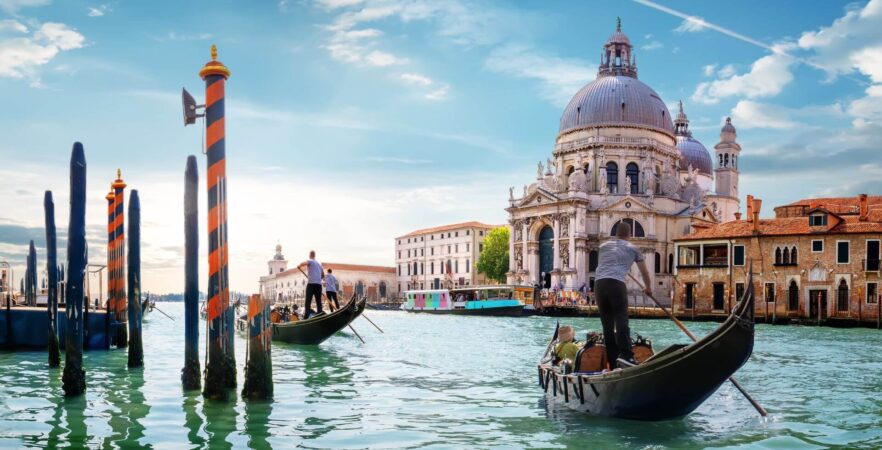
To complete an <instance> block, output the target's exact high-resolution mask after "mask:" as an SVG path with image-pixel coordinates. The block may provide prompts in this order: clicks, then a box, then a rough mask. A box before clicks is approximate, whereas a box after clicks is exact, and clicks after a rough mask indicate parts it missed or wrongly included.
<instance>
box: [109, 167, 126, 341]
mask: <svg viewBox="0 0 882 450" xmlns="http://www.w3.org/2000/svg"><path fill="white" fill-rule="evenodd" d="M111 187H113V253H114V274H113V278H114V282H113V286H114V292H115V295H114V298H115V300H114V303H115V308H114V316H115V317H116V321H117V325H118V326H117V327H116V346H117V348H123V347H128V330H127V329H126V324H127V323H128V317H127V313H128V304H127V302H126V290H125V286H126V281H125V276H124V272H125V264H126V256H125V248H126V232H125V213H124V210H125V209H124V208H125V192H124V191H125V188H126V183H125V182H123V180H122V171H121V170H119V169H116V180H115V181H114V182H113V184H112V185H111Z"/></svg>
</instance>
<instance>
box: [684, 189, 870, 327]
mask: <svg viewBox="0 0 882 450" xmlns="http://www.w3.org/2000/svg"><path fill="white" fill-rule="evenodd" d="M761 205H762V201H761V200H759V199H753V198H751V197H750V196H748V200H747V217H746V218H745V220H740V217H738V218H737V219H736V220H734V221H729V222H725V223H720V224H714V225H710V226H708V227H705V228H699V229H696V230H695V231H694V232H693V233H691V234H689V235H687V236H684V237H682V238H680V239H676V240H675V241H676V252H677V265H676V267H675V271H676V272H675V273H676V279H677V281H678V282H677V284H676V288H675V292H674V299H675V302H674V303H675V307H676V310H677V312H678V313H679V314H680V315H685V316H690V315H696V316H705V317H706V316H712V315H720V316H722V315H725V314H727V313H728V312H729V311H730V310H731V308H732V307H733V306H734V304H735V302H736V301H737V298H738V297H740V295H741V293H743V292H744V289H745V285H744V283H745V280H746V279H747V275H748V274H747V271H748V270H749V267H750V266H751V264H752V265H753V274H754V283H755V284H754V292H755V296H756V316H757V320H761V321H762V320H764V321H768V322H772V321H777V322H788V321H791V320H794V319H796V320H802V321H808V322H827V321H829V322H830V323H840V324H845V323H851V324H854V323H860V322H863V323H866V324H874V325H875V324H877V323H878V320H879V317H880V316H879V314H880V308H879V307H880V290H882V289H880V288H882V286H880V284H882V277H880V262H879V260H880V249H879V246H880V240H882V196H872V197H868V196H867V195H864V194H862V195H860V196H857V197H851V198H817V199H806V200H800V201H797V202H794V203H790V204H788V205H784V206H779V207H777V208H775V218H773V219H759V213H760V208H761Z"/></svg>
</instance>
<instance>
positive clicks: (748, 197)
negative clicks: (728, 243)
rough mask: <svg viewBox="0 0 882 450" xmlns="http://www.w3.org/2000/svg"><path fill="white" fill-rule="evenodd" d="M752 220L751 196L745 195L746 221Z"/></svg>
mask: <svg viewBox="0 0 882 450" xmlns="http://www.w3.org/2000/svg"><path fill="white" fill-rule="evenodd" d="M751 220H753V196H752V195H748V196H747V221H748V222H750V221H751Z"/></svg>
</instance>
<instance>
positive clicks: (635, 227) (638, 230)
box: [609, 218, 646, 238]
mask: <svg viewBox="0 0 882 450" xmlns="http://www.w3.org/2000/svg"><path fill="white" fill-rule="evenodd" d="M622 222H624V223H627V224H628V225H631V236H633V237H638V238H642V237H646V234H645V233H644V232H643V225H640V222H638V221H636V220H634V219H630V218H629V219H622V220H620V221H618V222H616V223H615V225H613V227H612V230H610V232H609V235H610V236H615V235H616V230H617V229H618V228H619V224H620V223H622Z"/></svg>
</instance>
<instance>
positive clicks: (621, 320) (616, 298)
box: [594, 222, 652, 369]
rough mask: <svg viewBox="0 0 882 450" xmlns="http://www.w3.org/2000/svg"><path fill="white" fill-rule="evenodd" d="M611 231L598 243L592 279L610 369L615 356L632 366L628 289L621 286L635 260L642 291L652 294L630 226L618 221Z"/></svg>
mask: <svg viewBox="0 0 882 450" xmlns="http://www.w3.org/2000/svg"><path fill="white" fill-rule="evenodd" d="M615 234H616V235H615V236H614V237H613V239H611V240H609V241H607V242H604V243H603V244H601V245H600V251H599V252H598V256H599V257H598V260H599V261H598V264H597V271H596V273H597V275H596V281H595V282H594V297H595V300H596V302H597V309H598V310H599V312H600V322H601V324H602V325H603V343H604V345H605V346H606V357H607V361H608V362H609V365H610V369H613V368H615V367H616V366H617V365H618V361H619V359H622V360H625V361H626V362H627V363H630V364H632V365H633V364H634V363H635V361H634V352H633V350H632V349H631V330H630V329H629V328H628V288H627V286H626V285H625V277H627V276H628V272H630V271H631V265H632V264H634V263H635V262H636V263H637V267H638V268H639V269H640V274H641V275H642V276H643V285H644V286H646V288H645V289H644V290H643V292H644V293H645V294H646V295H652V289H651V288H650V286H652V283H651V281H650V279H649V270H648V269H647V268H646V261H645V260H644V258H643V254H642V253H640V250H638V249H637V247H635V246H634V244H632V243H630V242H628V239H630V238H631V226H630V225H629V224H627V223H625V222H619V223H618V225H616V233H615ZM625 365H627V364H625Z"/></svg>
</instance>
